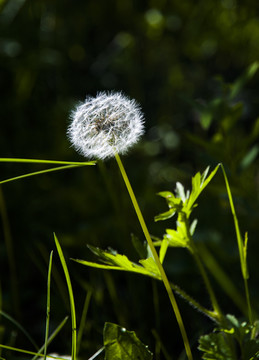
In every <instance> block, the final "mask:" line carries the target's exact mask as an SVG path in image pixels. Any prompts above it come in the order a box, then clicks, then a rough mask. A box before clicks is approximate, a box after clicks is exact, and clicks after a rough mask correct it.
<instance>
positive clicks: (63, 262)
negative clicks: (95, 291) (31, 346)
mask: <svg viewBox="0 0 259 360" xmlns="http://www.w3.org/2000/svg"><path fill="white" fill-rule="evenodd" d="M54 239H55V244H56V247H57V250H58V254H59V258H60V261H61V265H62V267H63V270H64V274H65V278H66V282H67V288H68V293H69V300H70V308H71V322H72V353H71V358H72V360H76V342H77V339H76V310H75V301H74V294H73V288H72V284H71V280H70V276H69V272H68V268H67V264H66V260H65V258H64V255H63V251H62V249H61V246H60V244H59V241H58V238H57V237H56V234H54Z"/></svg>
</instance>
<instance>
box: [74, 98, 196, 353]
mask: <svg viewBox="0 0 259 360" xmlns="http://www.w3.org/2000/svg"><path fill="white" fill-rule="evenodd" d="M71 118H72V122H71V124H70V126H69V128H68V137H69V139H70V141H71V143H72V145H73V146H74V147H75V149H76V150H77V151H79V152H80V153H82V154H83V155H84V156H86V157H90V158H93V157H95V158H97V159H105V158H109V157H113V156H114V157H115V159H116V161H117V164H118V166H119V169H120V172H121V175H122V177H123V180H124V182H125V185H126V187H127V190H128V193H129V196H130V198H131V201H132V205H133V207H134V209H135V212H136V215H137V217H138V220H139V223H140V225H141V228H142V231H143V233H144V235H145V238H146V241H147V243H148V245H149V248H150V250H151V253H152V256H153V259H154V261H155V263H156V266H157V268H158V270H159V272H160V274H161V278H162V281H163V283H164V285H165V288H166V291H167V293H168V296H169V299H170V301H171V304H172V307H173V310H174V313H175V316H176V319H177V322H178V325H179V328H180V331H181V334H182V338H183V342H184V346H185V349H186V353H187V357H188V359H189V360H192V359H193V358H192V353H191V349H190V344H189V340H188V338H187V334H186V331H185V327H184V324H183V321H182V317H181V314H180V310H179V308H178V305H177V303H176V300H175V296H174V294H173V291H172V288H171V286H170V283H169V281H168V278H167V276H166V273H165V271H164V268H163V266H162V264H161V262H160V259H159V256H158V254H157V251H156V249H155V246H154V244H153V242H152V239H151V236H150V234H149V231H148V228H147V226H146V223H145V220H144V218H143V215H142V212H141V210H140V208H139V205H138V202H137V199H136V197H135V194H134V191H133V189H132V187H131V184H130V181H129V179H128V176H127V173H126V171H125V169H124V166H123V164H122V161H121V159H120V155H119V154H124V153H125V152H127V150H128V149H129V148H130V147H131V146H132V145H134V144H135V143H136V142H137V141H138V140H139V138H140V136H141V135H142V134H143V132H144V124H143V123H144V120H143V115H142V113H141V111H140V108H139V106H138V105H137V103H136V102H135V101H134V100H130V99H128V98H127V97H126V96H124V95H122V94H121V93H110V94H106V93H99V94H98V95H97V96H96V97H95V98H93V97H88V98H86V100H85V102H84V103H83V104H80V105H79V106H78V107H77V108H76V109H75V110H74V111H73V112H72V116H71Z"/></svg>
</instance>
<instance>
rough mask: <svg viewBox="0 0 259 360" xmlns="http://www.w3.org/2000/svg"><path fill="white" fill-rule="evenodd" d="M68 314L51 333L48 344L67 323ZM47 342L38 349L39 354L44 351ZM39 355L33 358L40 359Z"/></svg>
mask: <svg viewBox="0 0 259 360" xmlns="http://www.w3.org/2000/svg"><path fill="white" fill-rule="evenodd" d="M67 319H68V316H66V317H65V319H64V320H62V321H61V323H60V324H59V325H58V327H57V328H56V329H55V330H54V331H53V333H52V334H51V335H50V337H49V338H48V342H47V344H48V345H49V344H50V343H51V341H52V340H53V339H54V338H55V337H56V336H57V334H58V333H59V332H60V330H61V329H62V328H63V326H64V325H65V323H66V322H67ZM44 347H45V344H43V346H42V347H41V348H40V350H39V351H38V353H39V354H41V353H42V351H43V350H44ZM38 358H39V356H38V355H35V356H34V357H33V358H32V360H36V359H38Z"/></svg>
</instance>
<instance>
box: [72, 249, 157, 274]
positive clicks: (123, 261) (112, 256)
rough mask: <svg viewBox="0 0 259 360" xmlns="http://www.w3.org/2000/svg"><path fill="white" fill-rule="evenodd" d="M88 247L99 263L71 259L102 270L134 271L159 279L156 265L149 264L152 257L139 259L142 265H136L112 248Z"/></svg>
mask: <svg viewBox="0 0 259 360" xmlns="http://www.w3.org/2000/svg"><path fill="white" fill-rule="evenodd" d="M88 247H89V249H90V250H91V251H92V252H93V253H94V254H95V255H97V256H98V257H99V258H100V260H101V261H102V263H101V264H100V263H96V262H91V261H86V260H79V259H72V260H74V261H76V262H78V263H79V264H82V265H85V266H90V267H94V268H99V269H104V270H119V271H129V272H134V273H139V274H142V275H146V276H150V277H152V278H155V279H159V280H160V279H161V276H160V273H159V271H158V269H157V267H156V265H155V267H154V265H152V266H151V261H152V260H153V259H152V258H148V259H145V260H140V264H141V265H143V266H141V265H138V264H136V263H134V262H132V261H130V260H129V259H128V258H127V256H126V255H121V254H118V253H116V252H114V250H111V251H112V252H111V251H106V250H102V249H99V248H96V247H93V246H89V245H88ZM150 259H151V260H150ZM153 262H154V260H153ZM147 264H148V265H147ZM154 264H155V263H154Z"/></svg>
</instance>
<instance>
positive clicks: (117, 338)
mask: <svg viewBox="0 0 259 360" xmlns="http://www.w3.org/2000/svg"><path fill="white" fill-rule="evenodd" d="M103 341H104V347H105V360H152V358H153V354H152V353H151V352H150V351H149V350H148V348H147V346H145V345H144V344H143V343H142V342H141V341H140V340H139V339H138V337H137V336H136V334H135V332H134V331H128V330H126V329H125V328H123V327H121V326H119V325H116V324H112V323H105V325H104V330H103Z"/></svg>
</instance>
